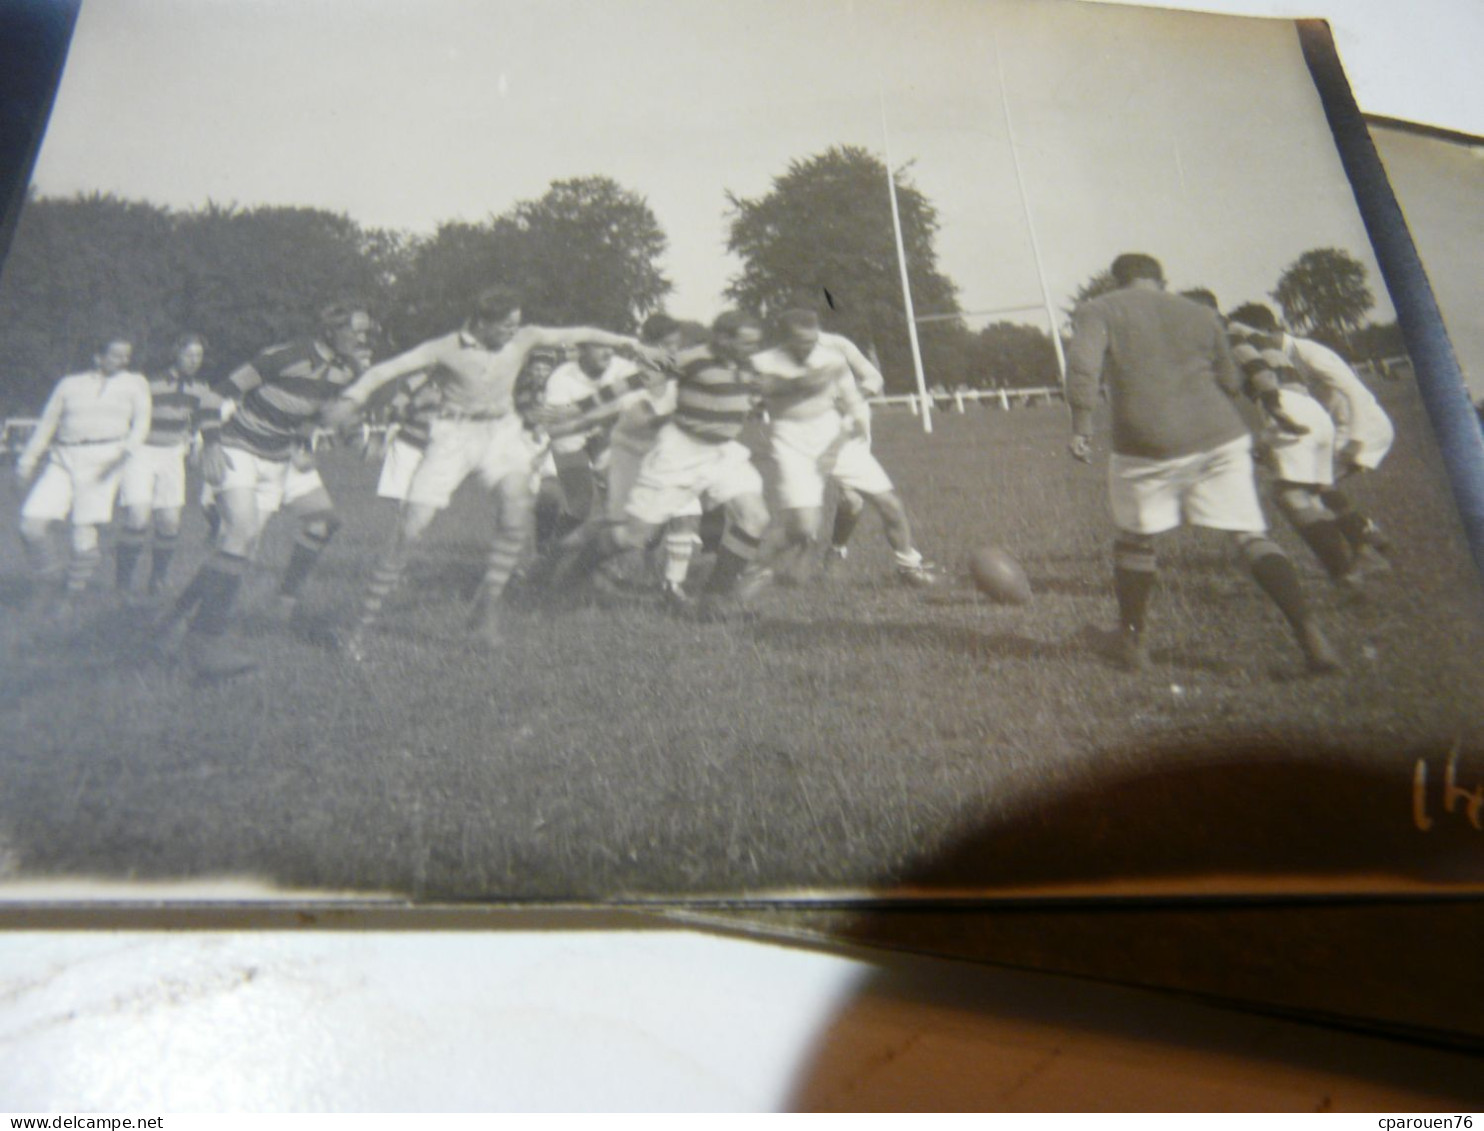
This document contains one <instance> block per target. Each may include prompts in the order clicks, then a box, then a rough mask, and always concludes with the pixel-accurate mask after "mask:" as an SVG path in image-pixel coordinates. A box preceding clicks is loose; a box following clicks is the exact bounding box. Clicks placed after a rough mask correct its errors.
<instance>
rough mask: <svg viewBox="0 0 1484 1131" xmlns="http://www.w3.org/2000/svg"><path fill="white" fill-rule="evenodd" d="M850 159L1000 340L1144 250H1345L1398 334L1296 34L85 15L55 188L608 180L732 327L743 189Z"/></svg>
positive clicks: (227, 4) (1028, 19)
mask: <svg viewBox="0 0 1484 1131" xmlns="http://www.w3.org/2000/svg"><path fill="white" fill-rule="evenodd" d="M1001 76H1003V83H1002V82H1001ZM1002 92H1003V93H1002ZM1007 113H1008V116H1007ZM1012 131H1013V132H1012ZM1012 136H1013V138H1014V145H1013V147H1012V142H1011V138H1012ZM839 144H854V145H862V146H865V147H867V148H869V149H871V150H873V151H875V152H877V153H882V152H884V151H887V152H889V155H890V159H891V162H892V164H893V165H894V166H898V167H900V166H904V165H906V166H909V168H908V172H907V176H908V178H909V179H910V180H911V182H912V183H914V184H915V185H916V186H917V187H918V188H919V189H921V190H922V191H923V192H924V193H925V194H926V196H927V197H928V199H929V200H930V201H931V202H932V203H933V204H934V205H935V206H936V207H937V208H938V211H939V219H940V222H941V229H940V232H939V236H938V242H937V248H938V253H939V265H940V268H941V269H942V270H943V271H944V272H945V273H946V274H947V275H949V277H950V278H952V279H953V280H954V281H955V282H956V283H958V285H959V287H960V302H961V304H962V306H963V307H964V309H965V310H967V311H970V312H983V313H984V314H985V316H986V317H988V316H989V315H990V314H991V313H992V312H1002V311H1005V310H1007V309H1010V308H1022V307H1027V306H1033V305H1035V304H1039V303H1041V302H1042V288H1041V281H1040V280H1041V279H1042V278H1043V277H1044V279H1045V284H1046V287H1047V289H1048V290H1049V292H1050V294H1051V296H1052V299H1053V301H1054V303H1055V304H1056V305H1058V306H1060V305H1064V304H1065V302H1066V300H1067V297H1068V296H1069V295H1070V294H1071V293H1072V292H1073V291H1074V290H1075V289H1076V288H1077V286H1078V285H1079V284H1081V283H1082V282H1084V281H1085V280H1086V279H1087V278H1088V277H1089V276H1091V275H1092V274H1093V273H1094V272H1096V271H1098V270H1101V269H1102V268H1104V267H1106V266H1107V264H1108V263H1109V262H1110V261H1111V259H1112V258H1113V256H1115V255H1116V254H1118V253H1119V252H1122V251H1127V250H1141V251H1147V252H1150V253H1152V254H1154V255H1156V256H1158V257H1159V258H1160V259H1162V260H1163V261H1164V263H1165V267H1166V271H1167V273H1168V275H1169V276H1170V280H1171V283H1172V285H1174V286H1176V287H1186V286H1194V285H1203V286H1207V287H1210V288H1212V289H1213V290H1215V291H1216V293H1217V295H1218V296H1219V297H1220V299H1221V301H1222V302H1223V304H1224V305H1226V306H1227V307H1231V306H1235V305H1237V304H1238V303H1240V302H1243V301H1248V300H1251V299H1262V298H1263V297H1264V296H1265V294H1266V292H1268V291H1270V290H1271V289H1272V288H1273V286H1274V285H1275V284H1276V282H1277V279H1278V276H1279V275H1280V273H1281V272H1282V270H1283V268H1284V267H1285V266H1287V265H1288V264H1289V263H1291V262H1292V261H1293V260H1294V259H1296V258H1297V257H1298V256H1299V255H1300V254H1301V253H1302V252H1304V251H1306V250H1308V249H1310V248H1314V247H1325V246H1334V247H1340V248H1343V249H1345V250H1348V251H1350V252H1351V253H1352V254H1354V255H1355V256H1356V257H1357V258H1359V259H1360V260H1361V261H1362V262H1363V263H1365V264H1366V265H1367V267H1368V268H1369V269H1370V271H1371V277H1372V283H1373V288H1372V289H1373V290H1375V291H1376V292H1377V295H1378V299H1379V306H1378V308H1377V310H1376V311H1375V312H1373V315H1374V317H1376V318H1378V319H1381V320H1385V319H1388V318H1390V317H1391V316H1392V312H1391V308H1390V305H1389V303H1387V301H1386V299H1385V296H1384V292H1383V289H1382V286H1381V283H1380V276H1379V271H1378V270H1377V268H1376V266H1375V261H1374V258H1373V256H1372V255H1371V252H1370V250H1369V247H1368V244H1367V241H1366V238H1365V234H1364V230H1363V228H1362V226H1361V222H1360V219H1359V215H1358V213H1357V211H1356V209H1355V206H1354V202H1353V199H1352V198H1351V196H1350V190H1349V187H1348V185H1347V183H1346V181H1345V179H1344V175H1343V171H1342V169H1341V166H1340V163H1339V159H1338V157H1337V156H1336V154H1335V152H1334V149H1333V144H1332V142H1331V141H1330V137H1329V133H1328V130H1327V128H1326V126H1325V124H1324V119H1323V115H1322V112H1321V110H1320V108H1319V102H1318V98H1317V95H1316V94H1315V92H1314V90H1313V88H1312V85H1311V83H1310V81H1309V77H1308V72H1307V69H1306V68H1305V66H1304V64H1303V61H1302V57H1301V54H1300V51H1299V47H1298V42H1297V39H1296V36H1295V34H1294V31H1293V27H1292V24H1291V23H1288V22H1285V21H1265V20H1244V19H1239V18H1233V17H1222V16H1206V15H1199V14H1193V13H1171V12H1156V11H1148V10H1142V9H1132V8H1121V7H1119V8H1115V7H1107V6H1102V5H1083V4H1078V3H1075V2H1071V0H1067V2H1061V0H916V2H910V0H735V2H733V3H700V2H697V0H623V2H621V3H620V2H617V0H606V2H605V0H420V2H419V3H417V4H407V3H405V2H404V0H104V2H100V0H92V2H90V3H87V4H85V5H84V6H83V11H82V15H81V17H80V19H79V22H78V27H77V32H76V36H75V39H74V43H73V47H72V50H71V54H70V56H69V59H68V65H67V70H66V73H65V75H64V79H63V84H62V88H61V92H60V94H59V96H58V99H57V104H56V107H55V109H54V111H53V115H52V119H51V123H50V126H49V130H48V134H47V138H46V141H45V143H44V145H43V149H42V153H41V156H40V159H39V161H38V165H37V169H36V173H35V178H34V181H35V185H36V187H37V188H38V189H39V191H40V192H42V193H43V194H47V195H68V194H71V193H74V192H92V191H95V190H96V191H108V192H113V193H116V194H118V195H121V196H125V197H130V198H136V199H146V200H150V201H153V202H156V203H161V204H167V205H172V206H177V207H183V208H184V207H194V206H199V205H202V204H204V203H205V202H207V201H208V200H211V201H216V202H218V203H237V204H240V205H251V204H259V203H273V204H293V205H315V206H319V207H324V208H328V209H332V210H335V211H343V212H345V213H348V214H349V215H351V216H352V217H354V218H355V219H356V220H358V221H360V222H362V223H363V224H367V225H372V226H383V227H393V228H400V229H404V230H408V231H411V232H415V233H428V232H431V231H432V230H434V228H435V227H436V226H437V225H438V224H439V223H440V222H443V221H449V220H466V221H479V220H483V219H485V218H487V217H488V216H490V215H492V214H496V213H500V212H503V211H505V210H506V209H508V208H509V207H510V206H511V205H512V204H513V203H515V202H516V201H518V200H522V199H531V198H535V197H538V196H540V195H541V194H542V193H543V192H544V191H545V189H546V187H547V186H548V185H549V184H550V182H551V181H552V180H554V179H557V178H562V177H572V176H583V175H588V174H594V173H601V174H606V175H609V176H612V177H614V178H615V179H616V180H618V181H619V182H620V183H621V184H623V185H624V186H625V187H627V188H630V189H633V190H635V191H637V192H639V193H640V194H641V195H643V196H644V197H645V198H646V199H647V200H648V201H649V203H650V205H651V207H652V209H653V210H654V212H655V214H656V216H657V218H658V219H659V222H660V224H661V226H662V227H663V228H664V230H665V231H666V232H667V234H668V236H669V238H670V246H669V250H668V253H667V255H666V257H665V260H664V262H663V264H662V266H663V268H664V270H665V271H666V273H667V274H668V275H669V277H670V278H671V279H672V280H673V282H674V283H675V285H676V290H675V292H674V294H673V295H672V297H671V299H670V301H669V303H668V305H669V308H670V309H671V311H672V312H674V313H677V314H679V315H682V316H686V317H696V318H701V319H709V317H710V316H711V315H712V314H714V313H715V311H716V310H717V309H719V308H720V306H721V305H722V295H721V292H722V290H723V288H724V287H725V285H726V283H727V281H728V280H729V279H730V278H731V277H732V276H733V275H734V274H736V272H737V271H738V269H739V264H738V263H737V262H736V261H735V260H734V259H732V258H730V257H729V256H728V255H727V253H726V250H725V242H726V211H727V193H728V192H731V193H733V194H736V195H738V196H742V197H755V196H758V195H760V194H763V193H765V192H767V191H768V189H769V187H770V186H771V183H772V180H773V178H774V177H776V176H778V175H780V174H781V173H783V172H784V171H785V170H786V168H787V166H788V164H789V162H790V161H792V160H796V159H799V158H804V157H807V156H809V155H811V154H815V153H818V152H820V151H822V150H824V149H826V148H828V147H829V146H831V145H839ZM1017 164H1018V169H1019V175H1020V178H1021V181H1022V182H1023V185H1024V199H1022V195H1021V190H1020V187H1019V185H1018V183H1017ZM1033 237H1034V239H1033ZM1038 251H1039V260H1040V264H1041V270H1040V271H1039V272H1038V269H1037V260H1038V255H1037V252H1038ZM918 313H919V314H931V313H933V312H932V311H928V310H921V309H920V310H919V311H918ZM1025 317H1027V318H1028V319H1030V318H1034V317H1036V316H1035V315H1026V316H1025ZM976 321H977V319H976Z"/></svg>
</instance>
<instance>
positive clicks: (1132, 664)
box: [1113, 626, 1150, 672]
mask: <svg viewBox="0 0 1484 1131" xmlns="http://www.w3.org/2000/svg"><path fill="white" fill-rule="evenodd" d="M1113 658H1114V660H1116V661H1117V663H1118V666H1119V667H1120V668H1122V669H1123V670H1124V671H1126V672H1147V671H1148V670H1149V668H1150V660H1149V645H1148V643H1147V642H1146V641H1145V639H1144V634H1143V633H1142V632H1140V631H1139V630H1138V629H1136V628H1130V627H1128V626H1125V627H1123V628H1121V629H1119V631H1118V638H1117V640H1116V641H1115V642H1114V649H1113Z"/></svg>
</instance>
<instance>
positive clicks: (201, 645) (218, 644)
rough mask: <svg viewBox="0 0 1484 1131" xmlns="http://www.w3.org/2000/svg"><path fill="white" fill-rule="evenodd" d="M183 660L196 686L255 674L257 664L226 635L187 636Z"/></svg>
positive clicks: (195, 634) (198, 633) (196, 634)
mask: <svg viewBox="0 0 1484 1131" xmlns="http://www.w3.org/2000/svg"><path fill="white" fill-rule="evenodd" d="M185 655H186V661H187V663H189V664H190V666H191V674H192V678H193V679H194V680H195V682H197V683H220V682H222V681H223V680H227V679H232V678H233V677H234V676H239V675H246V674H247V673H248V672H251V671H255V670H256V669H257V666H258V661H257V660H256V659H255V658H254V657H252V656H250V655H248V654H247V653H246V652H244V651H242V649H241V648H239V647H237V646H236V645H234V644H233V643H232V642H231V641H230V640H228V639H227V638H226V637H225V636H208V635H207V634H205V633H202V632H192V633H189V634H188V635H187V636H186V638H185Z"/></svg>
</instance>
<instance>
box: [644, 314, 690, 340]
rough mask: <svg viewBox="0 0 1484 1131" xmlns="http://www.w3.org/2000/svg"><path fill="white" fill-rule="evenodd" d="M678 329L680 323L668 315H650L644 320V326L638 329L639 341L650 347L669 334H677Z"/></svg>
mask: <svg viewBox="0 0 1484 1131" xmlns="http://www.w3.org/2000/svg"><path fill="white" fill-rule="evenodd" d="M680 328H681V327H680V323H679V322H677V321H675V319H673V318H671V317H670V316H669V315H668V314H651V315H650V316H649V317H648V318H646V319H645V320H644V325H642V326H640V327H639V340H640V341H641V342H643V343H644V344H645V345H647V346H652V345H654V344H656V343H657V342H661V341H663V340H664V339H666V338H668V337H669V336H670V335H671V334H676V333H679V332H680Z"/></svg>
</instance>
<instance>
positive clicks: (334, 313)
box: [319, 298, 371, 337]
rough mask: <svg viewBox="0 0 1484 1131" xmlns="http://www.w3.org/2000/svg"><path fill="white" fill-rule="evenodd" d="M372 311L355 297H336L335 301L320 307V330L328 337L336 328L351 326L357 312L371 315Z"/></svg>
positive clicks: (341, 328)
mask: <svg viewBox="0 0 1484 1131" xmlns="http://www.w3.org/2000/svg"><path fill="white" fill-rule="evenodd" d="M370 313H371V312H370V311H369V310H368V309H367V308H366V304H365V303H363V302H356V301H355V300H354V299H348V298H341V299H336V300H335V301H334V302H332V303H328V304H326V305H325V306H322V307H320V311H319V332H320V333H321V334H323V335H325V336H326V337H328V336H329V335H331V334H333V333H334V332H335V331H336V330H343V329H345V327H347V326H349V325H350V323H351V320H352V319H353V318H355V316H356V315H357V314H364V315H366V316H367V317H370Z"/></svg>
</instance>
